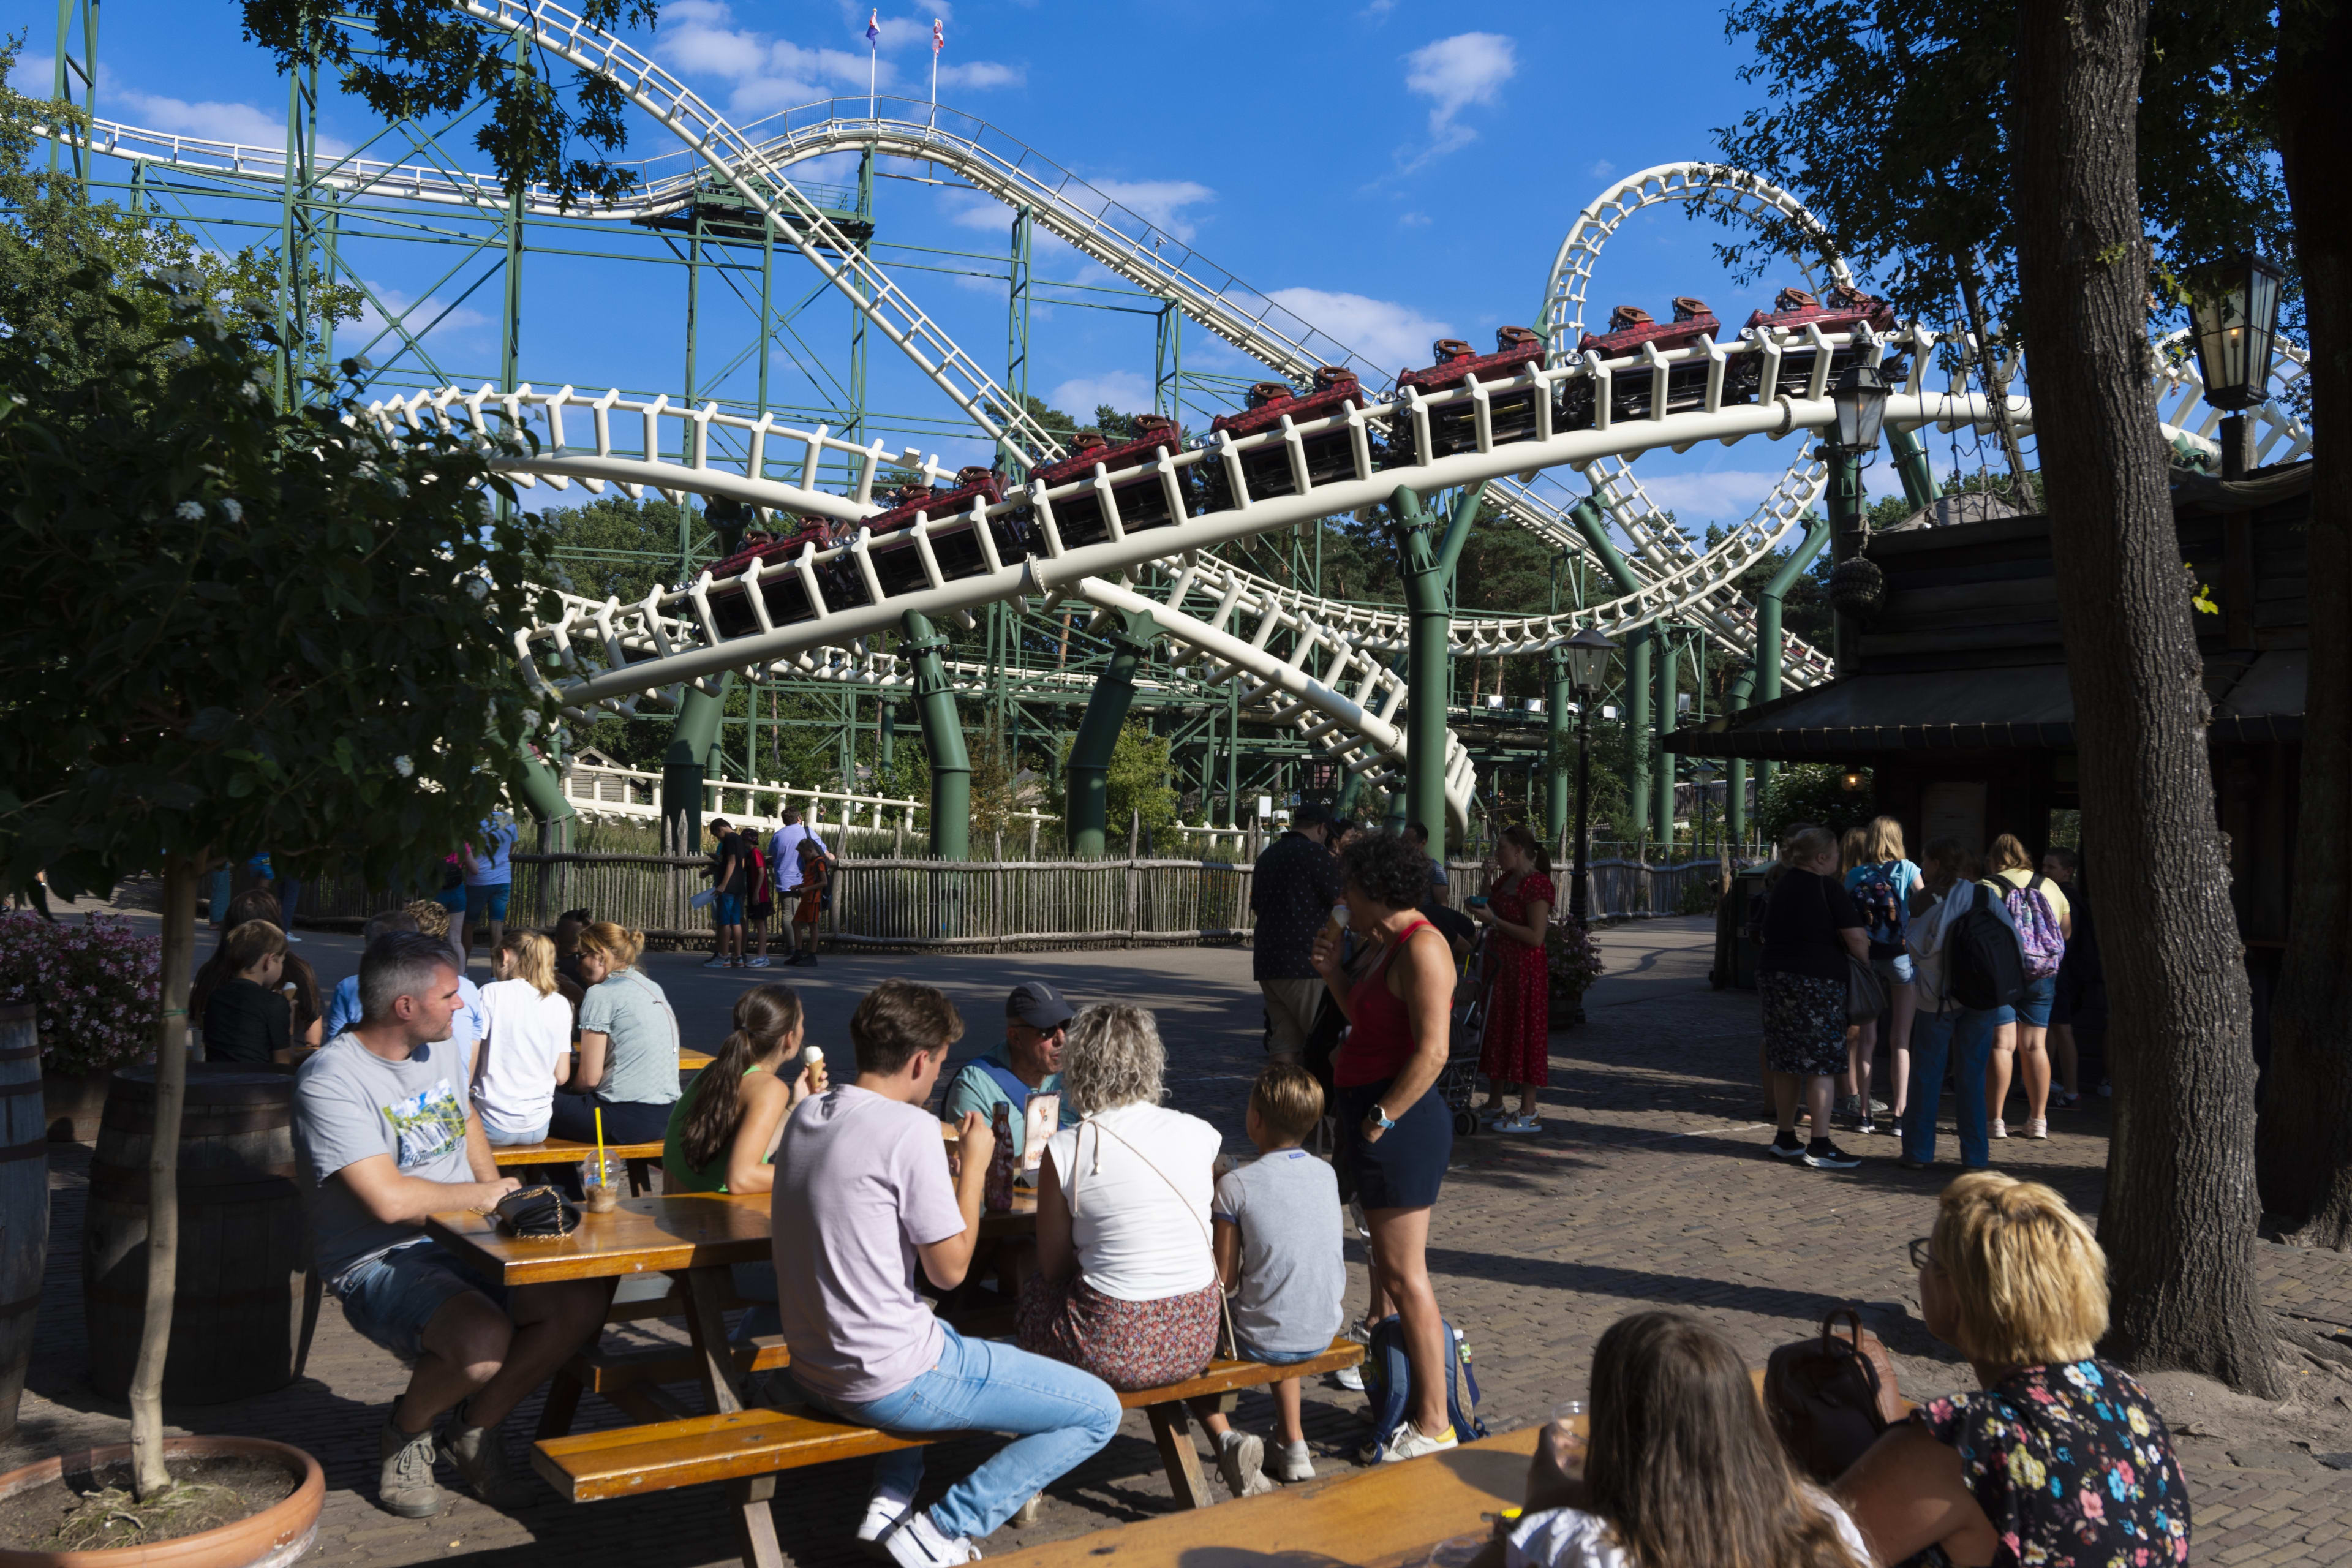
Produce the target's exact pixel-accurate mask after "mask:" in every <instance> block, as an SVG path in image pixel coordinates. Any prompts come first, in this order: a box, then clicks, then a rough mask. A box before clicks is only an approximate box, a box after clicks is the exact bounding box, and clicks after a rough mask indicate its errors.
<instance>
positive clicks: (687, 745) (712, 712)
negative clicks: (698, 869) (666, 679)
mask: <svg viewBox="0 0 2352 1568" xmlns="http://www.w3.org/2000/svg"><path fill="white" fill-rule="evenodd" d="M734 684H735V677H734V676H733V674H732V673H730V674H729V675H727V676H725V677H724V678H722V679H720V681H719V691H718V694H717V695H716V696H713V695H712V694H711V693H709V692H708V691H704V690H701V689H698V688H696V687H693V686H688V688H687V689H686V695H685V696H684V697H683V698H682V699H681V700H679V702H678V705H677V725H676V726H675V727H674V728H673V729H672V730H671V731H670V736H669V751H668V752H667V755H665V756H664V757H663V758H662V831H663V833H664V834H665V835H667V837H668V839H669V841H670V843H671V845H672V846H674V851H673V852H674V853H677V854H680V855H692V854H695V853H697V852H698V851H699V849H700V848H701V846H702V781H703V778H704V776H705V774H706V773H707V771H708V769H709V766H710V752H711V749H712V748H713V747H715V746H717V745H718V744H719V720H720V718H721V717H722V716H723V715H724V714H725V713H726V711H727V693H728V691H729V690H730V689H732V688H733V686H734Z"/></svg>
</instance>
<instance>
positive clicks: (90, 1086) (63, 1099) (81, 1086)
mask: <svg viewBox="0 0 2352 1568" xmlns="http://www.w3.org/2000/svg"><path fill="white" fill-rule="evenodd" d="M110 1076H111V1075H110V1074H107V1073H102V1072H72V1073H67V1072H53V1073H47V1074H45V1075H43V1077H42V1079H41V1103H42V1107H43V1110H44V1112H45V1114H46V1115H47V1117H48V1122H49V1142H52V1143H95V1142H98V1124H99V1121H100V1119H102V1118H103V1117H104V1116H105V1114H106V1081H107V1079H108V1078H109V1077H110Z"/></svg>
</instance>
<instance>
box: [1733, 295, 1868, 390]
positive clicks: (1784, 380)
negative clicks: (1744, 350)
mask: <svg viewBox="0 0 2352 1568" xmlns="http://www.w3.org/2000/svg"><path fill="white" fill-rule="evenodd" d="M1864 325H1867V326H1869V327H1870V328H1871V329H1872V330H1873V331H1880V332H1884V331H1892V330H1893V328H1894V326H1895V311H1894V310H1893V309H1892V308H1891V307H1890V306H1888V304H1887V303H1886V302H1885V300H1879V299H1875V298H1873V297H1872V296H1871V295H1868V294H1865V293H1863V292H1862V291H1861V290H1860V289H1848V288H1845V287H1843V286H1841V287H1839V288H1835V289H1831V290H1830V293H1829V299H1828V300H1826V301H1822V300H1815V299H1814V298H1813V297H1812V296H1811V294H1808V293H1806V292H1805V291H1804V290H1803V289H1781V290H1780V293H1779V294H1778V295H1777V296H1776V297H1775V298H1774V299H1773V300H1772V310H1771V312H1770V313H1769V314H1767V313H1766V312H1764V311H1762V310H1759V311H1757V312H1755V313H1754V314H1753V315H1751V316H1749V317H1748V331H1750V332H1753V333H1755V334H1756V336H1757V337H1758V338H1759V340H1760V339H1762V338H1763V337H1764V336H1765V335H1766V333H1765V329H1767V328H1776V327H1777V328H1779V329H1780V331H1782V332H1783V333H1785V334H1789V335H1788V336H1786V337H1784V338H1783V340H1782V347H1781V353H1780V370H1779V371H1778V373H1777V374H1775V375H1774V377H1773V381H1772V390H1771V391H1770V392H1769V393H1768V394H1765V395H1766V396H1773V397H1779V396H1788V397H1802V396H1804V395H1806V394H1807V393H1808V392H1809V391H1811V387H1812V381H1813V361H1814V360H1815V359H1817V358H1818V357H1820V356H1819V355H1818V353H1816V352H1815V351H1814V349H1813V348H1812V347H1811V342H1810V341H1809V340H1808V339H1807V338H1806V337H1805V336H1804V335H1803V334H1804V329H1805V328H1807V327H1819V328H1820V329H1821V330H1822V331H1824V332H1851V331H1853V330H1854V329H1855V328H1856V327H1859V326H1864ZM1873 353H1874V351H1873V350H1871V349H1868V348H1865V347H1863V346H1861V345H1858V344H1848V345H1847V346H1846V347H1844V348H1841V349H1838V350H1835V351H1833V352H1832V354H1831V357H1830V374H1831V375H1832V377H1834V376H1835V375H1836V374H1837V373H1838V372H1840V371H1842V370H1843V369H1845V368H1846V366H1848V365H1851V364H1862V363H1868V362H1869V361H1870V359H1871V358H1872V356H1873ZM1742 357H1743V360H1744V362H1745V363H1742V364H1741V366H1740V378H1739V381H1740V387H1739V390H1740V396H1739V399H1738V401H1740V402H1742V403H1746V402H1749V401H1751V400H1753V399H1754V398H1755V397H1756V396H1757V394H1758V389H1759V385H1760V384H1761V383H1762V381H1763V377H1764V366H1763V359H1762V356H1761V355H1758V354H1748V355H1744V356H1742ZM1885 368H1886V370H1887V374H1889V375H1890V376H1899V374H1901V366H1900V365H1899V364H1888V365H1886V366H1885ZM1827 384H1828V383H1826V382H1824V383H1823V385H1824V386H1826V385H1827Z"/></svg>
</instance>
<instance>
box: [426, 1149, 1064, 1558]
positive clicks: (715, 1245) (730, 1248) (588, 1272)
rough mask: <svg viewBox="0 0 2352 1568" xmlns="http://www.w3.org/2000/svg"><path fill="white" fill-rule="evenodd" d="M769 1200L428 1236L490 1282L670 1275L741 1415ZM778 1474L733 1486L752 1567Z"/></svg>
mask: <svg viewBox="0 0 2352 1568" xmlns="http://www.w3.org/2000/svg"><path fill="white" fill-rule="evenodd" d="M769 1203H770V1198H769V1194H766V1193H747V1194H742V1195H740V1196H737V1195H735V1194H727V1193H665V1194H659V1195H657V1196H650V1197H639V1198H624V1199H622V1200H621V1203H620V1205H619V1206H618V1207H617V1208H615V1209H614V1210H613V1211H612V1212H611V1213H609V1214H583V1215H581V1217H580V1225H579V1227H578V1228H577V1229H575V1230H573V1231H572V1234H571V1235H570V1236H562V1237H547V1238H545V1239H543V1240H530V1239H526V1238H523V1237H513V1236H508V1235H506V1234H504V1233H503V1232H501V1231H500V1230H499V1226H498V1222H497V1221H496V1220H495V1219H493V1218H491V1217H490V1216H489V1215H480V1214H473V1213H470V1212H463V1213H457V1214H437V1215H433V1216H432V1217H430V1218H429V1219H427V1220H426V1221H425V1234H426V1235H427V1236H430V1237H432V1238H433V1239H434V1240H436V1241H437V1242H439V1243H440V1244H441V1245H442V1246H443V1247H446V1248H448V1249H449V1251H450V1252H451V1253H453V1254H455V1255H456V1256H457V1258H459V1259H460V1260H461V1261H462V1262H464V1263H465V1264H466V1266H467V1268H471V1269H472V1270H473V1271H474V1272H476V1273H477V1274H479V1275H481V1276H482V1277H484V1278H485V1279H496V1280H499V1282H501V1283H502V1284H506V1285H509V1286H513V1285H544V1284H551V1283H554V1282H556V1281H560V1280H566V1279H624V1278H626V1277H628V1276H630V1275H634V1274H650V1273H663V1274H667V1275H669V1276H670V1277H671V1278H672V1279H676V1280H677V1281H678V1283H679V1284H680V1285H681V1286H682V1287H683V1288H684V1289H685V1294H686V1307H687V1311H686V1327H687V1333H688V1336H689V1337H690V1338H691V1339H692V1341H693V1344H694V1364H695V1373H696V1378H697V1381H698V1382H699V1383H700V1384H701V1385H702V1391H703V1394H704V1395H705V1396H706V1397H707V1398H708V1399H709V1408H710V1413H711V1414H712V1415H729V1414H732V1413H734V1412H738V1411H740V1410H741V1409H742V1408H743V1407H744V1404H745V1399H746V1395H747V1394H748V1392H749V1390H748V1389H747V1387H746V1386H745V1384H746V1380H747V1379H748V1376H749V1373H748V1371H747V1370H739V1363H738V1362H737V1359H736V1358H735V1357H734V1356H732V1355H730V1353H729V1352H728V1344H727V1320H726V1317H725V1312H726V1308H727V1304H728V1302H729V1300H730V1297H731V1294H732V1292H731V1291H730V1289H729V1287H730V1281H731V1279H732V1276H731V1274H730V1268H731V1267H732V1266H733V1265H735V1264H738V1263H756V1262H761V1261H764V1260H766V1259H767V1258H768V1257H769V1235H768V1207H769ZM1036 1226H1037V1204H1036V1200H1035V1199H1034V1197H1019V1198H1016V1199H1015V1201H1014V1205H1013V1209H1012V1211H1011V1212H1010V1213H992V1214H984V1215H982V1219H981V1235H982V1237H983V1238H986V1237H1003V1238H1011V1237H1018V1236H1023V1235H1029V1234H1034V1232H1035V1230H1036ZM775 1489H776V1479H775V1477H774V1476H772V1475H767V1476H757V1477H752V1478H751V1479H745V1480H737V1481H730V1482H729V1483H728V1488H727V1494H728V1511H729V1513H730V1515H731V1516H732V1518H733V1521H734V1525H735V1531H736V1541H737V1545H738V1546H739V1547H740V1551H741V1554H742V1558H743V1561H744V1562H745V1563H751V1564H755V1565H757V1568H769V1565H771V1564H777V1563H782V1560H783V1554H782V1548H781V1547H779V1545H778V1544H777V1542H776V1525H775V1520H774V1518H773V1516H772V1515H771V1513H770V1512H769V1510H768V1502H769V1500H770V1499H771V1498H772V1497H773V1496H774V1495H775Z"/></svg>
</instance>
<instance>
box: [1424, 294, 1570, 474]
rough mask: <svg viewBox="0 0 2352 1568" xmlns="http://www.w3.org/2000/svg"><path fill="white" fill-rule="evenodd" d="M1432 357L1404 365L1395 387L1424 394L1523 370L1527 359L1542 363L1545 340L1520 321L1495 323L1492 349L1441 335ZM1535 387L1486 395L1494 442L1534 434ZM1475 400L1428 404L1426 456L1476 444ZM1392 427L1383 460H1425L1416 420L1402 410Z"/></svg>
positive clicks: (1526, 438)
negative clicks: (1427, 362)
mask: <svg viewBox="0 0 2352 1568" xmlns="http://www.w3.org/2000/svg"><path fill="white" fill-rule="evenodd" d="M1430 352H1431V353H1433V354H1435V355H1436V356H1437V363H1435V364H1433V365H1431V366H1429V367H1428V368H1427V369H1425V370H1409V371H1406V372H1405V373H1404V374H1402V375H1400V376H1398V377H1397V391H1398V393H1399V394H1402V393H1403V392H1404V390H1405V389H1406V388H1407V387H1413V388H1417V389H1419V391H1420V392H1421V393H1422V395H1423V396H1432V395H1436V394H1438V393H1443V392H1452V391H1454V389H1455V388H1457V387H1460V386H1464V385H1466V384H1469V383H1471V382H1474V381H1475V382H1482V383H1490V382H1502V381H1509V380H1511V379H1512V378H1513V377H1515V376H1517V375H1519V374H1522V373H1524V372H1525V371H1526V370H1527V369H1528V366H1530V365H1540V364H1541V363H1543V356H1544V341H1543V339H1542V337H1541V336H1539V335H1538V334H1537V333H1535V332H1531V331H1528V329H1527V328H1525V327H1498V328H1496V331H1495V352H1494V353H1490V354H1482V353H1478V352H1477V351H1476V350H1475V349H1473V348H1472V347H1471V346H1470V345H1469V344H1468V343H1465V342H1463V341H1462V340H1461V339H1459V338H1440V339H1438V340H1437V342H1434V343H1433V344H1431V345H1430ZM1536 396H1537V393H1536V389H1535V387H1534V386H1532V385H1529V386H1527V387H1523V388H1521V389H1519V390H1517V391H1514V392H1507V393H1501V394H1497V395H1493V396H1491V397H1490V398H1489V399H1488V402H1487V405H1486V406H1487V411H1488V416H1489V417H1490V418H1491V420H1492V422H1493V426H1494V433H1495V445H1496V446H1497V447H1499V446H1501V445H1503V444H1504V443H1505V442H1507V441H1530V440H1533V439H1534V438H1535V434H1536ZM1476 408H1477V405H1475V403H1470V402H1461V403H1453V404H1448V405H1446V406H1444V407H1443V408H1436V409H1432V410H1431V411H1430V414H1429V456H1430V458H1447V457H1452V456H1453V455H1454V453H1456V452H1475V451H1476V450H1477V449H1478V418H1477V412H1476ZM1390 423H1391V425H1392V426H1394V428H1393V430H1392V432H1391V440H1390V445H1389V455H1388V466H1389V467H1390V468H1398V467H1401V466H1402V465H1405V464H1408V463H1419V462H1423V461H1426V460H1427V459H1426V458H1423V457H1422V456H1421V455H1420V452H1421V442H1420V430H1419V429H1418V427H1417V426H1418V421H1416V420H1413V419H1410V418H1407V417H1406V416H1404V415H1402V413H1400V414H1398V415H1397V416H1395V417H1393V418H1392V419H1391V422H1390Z"/></svg>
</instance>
